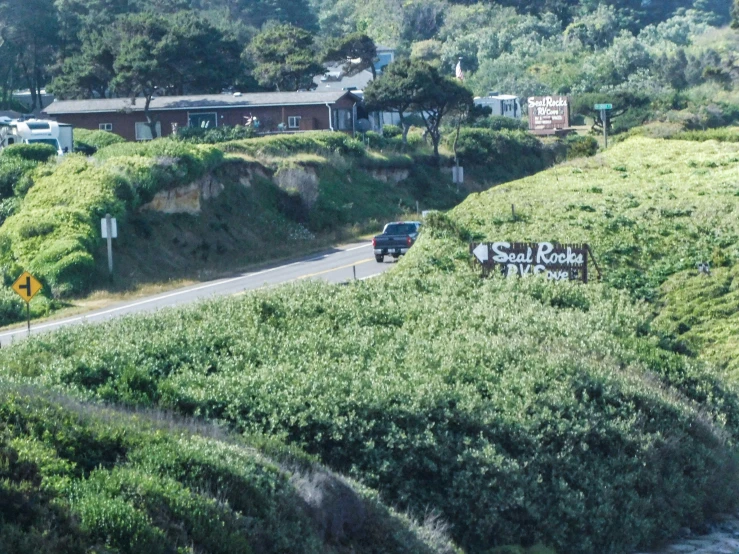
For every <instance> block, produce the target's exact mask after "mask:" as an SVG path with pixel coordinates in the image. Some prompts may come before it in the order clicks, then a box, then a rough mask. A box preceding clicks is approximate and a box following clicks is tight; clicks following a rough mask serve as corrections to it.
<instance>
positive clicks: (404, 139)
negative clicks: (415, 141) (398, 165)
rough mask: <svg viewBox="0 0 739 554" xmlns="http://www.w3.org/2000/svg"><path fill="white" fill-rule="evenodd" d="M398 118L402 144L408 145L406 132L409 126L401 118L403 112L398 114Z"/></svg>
mask: <svg viewBox="0 0 739 554" xmlns="http://www.w3.org/2000/svg"><path fill="white" fill-rule="evenodd" d="M398 116H399V118H400V128H401V130H402V131H403V144H408V131H409V130H410V128H411V126H410V125H409V124H408V123H407V122H406V120H405V118H404V117H403V112H402V111H400V112H398Z"/></svg>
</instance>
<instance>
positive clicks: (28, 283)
mask: <svg viewBox="0 0 739 554" xmlns="http://www.w3.org/2000/svg"><path fill="white" fill-rule="evenodd" d="M42 288H43V287H42V286H41V283H39V282H38V281H37V280H36V278H35V277H34V276H33V275H31V274H30V273H28V272H27V271H24V272H23V274H22V275H21V276H20V277H18V279H16V281H15V283H13V290H14V291H15V292H16V293H17V294H18V296H20V297H21V298H22V299H23V300H25V301H26V302H30V301H31V298H33V297H34V296H36V293H38V291H40V290H41V289H42Z"/></svg>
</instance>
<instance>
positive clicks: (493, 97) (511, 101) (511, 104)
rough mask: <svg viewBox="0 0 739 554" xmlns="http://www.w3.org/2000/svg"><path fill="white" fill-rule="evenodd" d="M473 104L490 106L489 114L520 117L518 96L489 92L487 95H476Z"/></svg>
mask: <svg viewBox="0 0 739 554" xmlns="http://www.w3.org/2000/svg"><path fill="white" fill-rule="evenodd" d="M475 105H476V106H485V107H487V108H490V109H491V110H492V112H493V113H492V114H491V115H502V116H504V117H511V118H513V119H520V118H521V104H520V103H519V101H518V97H517V96H513V95H511V94H498V93H497V92H490V93H488V95H487V96H483V97H480V96H477V97H476V98H475Z"/></svg>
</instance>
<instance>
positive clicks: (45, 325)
mask: <svg viewBox="0 0 739 554" xmlns="http://www.w3.org/2000/svg"><path fill="white" fill-rule="evenodd" d="M299 263H301V262H293V263H291V264H287V265H281V266H277V267H273V268H271V269H265V270H264V271H258V272H256V273H250V274H248V275H241V276H239V277H232V278H231V279H226V280H224V281H214V282H212V283H207V284H205V285H200V286H199V287H195V288H192V289H185V290H180V291H177V292H171V293H169V294H165V295H163V296H155V297H154V298H147V299H146V300H141V301H139V302H134V303H133V304H126V305H124V306H119V307H117V308H111V309H110V310H105V311H104V312H95V313H93V314H89V315H83V316H79V317H73V318H71V319H62V320H61V321H53V322H50V323H44V324H42V325H34V326H33V329H34V330H38V329H46V328H47V327H59V326H62V325H66V324H67V323H73V322H75V321H83V320H85V319H93V318H96V317H100V316H103V315H108V314H112V313H115V312H119V311H121V310H128V309H130V308H135V307H136V306H143V305H144V304H149V303H151V302H158V301H159V300H166V299H167V298H173V297H175V296H180V295H182V294H188V293H191V292H196V291H199V290H203V289H207V288H211V287H216V286H219V285H226V284H228V283H233V282H234V281H238V280H240V279H248V278H250V277H258V276H259V275H264V274H265V273H270V272H271V271H277V270H278V269H285V268H287V267H290V266H293V265H298V264H299ZM19 332H23V329H22V328H18V329H16V330H14V331H8V332H6V333H2V334H0V338H3V337H7V336H10V335H15V334H17V333H19Z"/></svg>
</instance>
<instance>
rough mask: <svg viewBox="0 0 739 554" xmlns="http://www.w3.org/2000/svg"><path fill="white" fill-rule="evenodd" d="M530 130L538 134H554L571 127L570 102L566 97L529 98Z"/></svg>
mask: <svg viewBox="0 0 739 554" xmlns="http://www.w3.org/2000/svg"><path fill="white" fill-rule="evenodd" d="M528 107H529V130H530V131H532V132H533V133H536V134H553V133H554V132H555V131H556V130H557V129H567V128H568V127H569V126H570V102H569V99H568V98H567V97H566V96H532V97H531V98H529V102H528Z"/></svg>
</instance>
